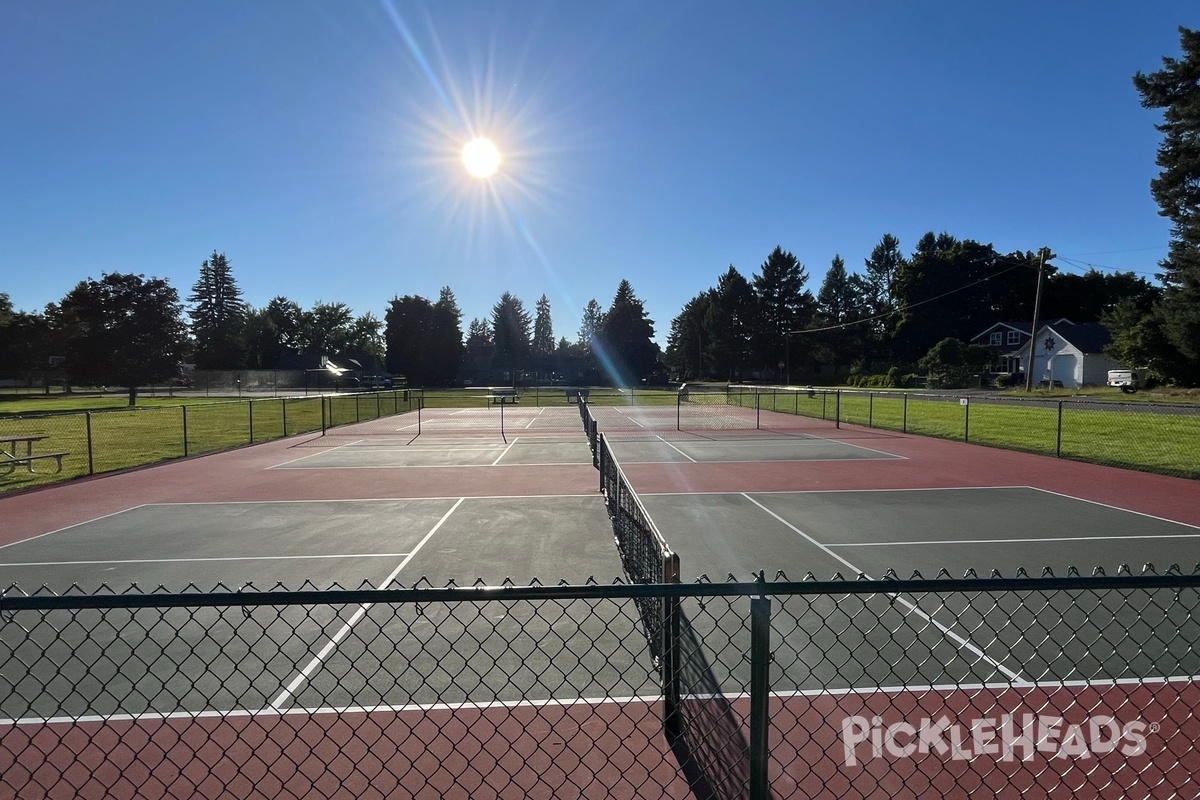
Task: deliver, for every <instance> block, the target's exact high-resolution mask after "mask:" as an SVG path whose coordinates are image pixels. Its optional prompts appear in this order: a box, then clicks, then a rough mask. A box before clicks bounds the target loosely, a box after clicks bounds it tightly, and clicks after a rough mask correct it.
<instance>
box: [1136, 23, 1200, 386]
mask: <svg viewBox="0 0 1200 800" xmlns="http://www.w3.org/2000/svg"><path fill="white" fill-rule="evenodd" d="M1179 44H1180V49H1181V50H1182V51H1183V55H1182V58H1178V59H1176V58H1170V57H1164V58H1163V68H1162V69H1160V70H1159V71H1157V72H1152V73H1150V74H1149V75H1145V74H1143V73H1141V72H1139V73H1137V74H1136V75H1134V76H1133V85H1134V86H1135V87H1136V88H1137V91H1138V93H1139V94H1140V95H1141V96H1142V105H1143V106H1145V107H1146V108H1158V109H1162V110H1163V121H1162V123H1161V124H1159V125H1156V126H1155V127H1156V128H1157V129H1158V131H1159V132H1161V133H1162V135H1163V140H1162V143H1161V144H1160V145H1159V147H1158V159H1157V161H1156V163H1157V164H1158V166H1160V167H1161V168H1162V172H1160V173H1159V174H1158V177H1157V178H1155V179H1153V180H1152V181H1151V182H1150V192H1151V194H1153V195H1154V200H1155V201H1156V202H1157V203H1158V206H1159V209H1160V211H1159V213H1160V214H1162V216H1164V217H1166V218H1167V219H1169V220H1170V221H1171V244H1170V249H1169V250H1168V253H1167V257H1166V258H1165V259H1163V260H1162V261H1160V262H1159V266H1161V267H1162V270H1163V271H1162V275H1161V276H1160V277H1161V278H1162V282H1163V285H1164V287H1165V292H1164V294H1163V299H1162V302H1161V303H1160V304H1159V309H1158V314H1159V317H1160V319H1161V320H1162V325H1163V329H1164V332H1165V334H1166V338H1167V340H1168V341H1169V342H1170V343H1171V344H1172V345H1173V346H1174V347H1175V348H1176V349H1177V350H1178V351H1179V354H1180V355H1181V356H1182V358H1181V359H1180V360H1179V362H1178V365H1177V368H1176V369H1177V372H1176V374H1175V375H1172V376H1170V377H1174V378H1177V379H1179V380H1181V381H1184V382H1187V383H1192V384H1197V383H1200V31H1195V30H1189V29H1188V28H1184V27H1180V28H1179Z"/></svg>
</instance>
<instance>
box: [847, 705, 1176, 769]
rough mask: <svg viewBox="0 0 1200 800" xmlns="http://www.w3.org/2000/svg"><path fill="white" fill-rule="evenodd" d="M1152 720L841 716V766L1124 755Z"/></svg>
mask: <svg viewBox="0 0 1200 800" xmlns="http://www.w3.org/2000/svg"><path fill="white" fill-rule="evenodd" d="M1157 729H1158V726H1157V725H1151V724H1150V723H1147V722H1144V721H1143V720H1133V721H1130V722H1120V721H1118V720H1117V719H1115V718H1114V717H1109V716H1094V717H1088V718H1086V719H1085V720H1083V721H1082V722H1067V721H1066V720H1065V719H1063V718H1062V717H1055V716H1048V715H1045V714H1001V715H1000V716H997V717H980V718H978V719H973V720H970V721H968V722H956V721H955V720H953V719H951V718H950V717H948V716H941V717H938V718H937V719H934V718H932V717H925V718H924V719H920V720H917V721H916V722H915V723H913V722H906V721H905V722H893V723H889V724H886V725H885V724H884V722H883V718H882V717H877V716H876V717H864V716H852V717H846V718H845V719H843V720H842V750H843V753H844V755H845V760H846V766H848V767H853V766H857V765H858V764H859V763H860V761H867V760H870V759H873V758H882V757H884V756H885V755H886V756H891V757H892V758H913V757H915V756H918V755H927V754H931V753H932V754H935V755H937V756H940V757H943V758H950V759H952V760H955V761H966V760H969V759H975V758H984V757H991V758H995V759H997V760H1000V761H1014V760H1018V759H1019V760H1021V761H1030V760H1032V759H1033V758H1036V757H1037V756H1038V755H1039V754H1040V755H1041V757H1042V758H1072V759H1088V758H1094V757H1096V756H1101V755H1105V754H1107V753H1112V752H1114V751H1116V752H1119V753H1121V755H1124V756H1138V755H1141V754H1143V753H1145V752H1146V746H1147V741H1146V737H1147V735H1148V734H1150V733H1154V732H1155V731H1157Z"/></svg>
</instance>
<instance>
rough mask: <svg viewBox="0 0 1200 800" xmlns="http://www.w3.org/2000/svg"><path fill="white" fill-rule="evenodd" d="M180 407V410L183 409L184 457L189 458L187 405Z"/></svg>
mask: <svg viewBox="0 0 1200 800" xmlns="http://www.w3.org/2000/svg"><path fill="white" fill-rule="evenodd" d="M179 408H180V410H182V411H183V457H184V458H187V455H188V436H187V406H186V405H182V406H180V407H179Z"/></svg>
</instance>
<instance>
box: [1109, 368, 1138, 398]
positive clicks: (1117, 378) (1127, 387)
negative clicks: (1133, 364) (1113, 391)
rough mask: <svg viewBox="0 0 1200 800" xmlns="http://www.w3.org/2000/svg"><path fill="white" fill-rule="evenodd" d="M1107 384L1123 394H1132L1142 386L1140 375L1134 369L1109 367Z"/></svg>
mask: <svg viewBox="0 0 1200 800" xmlns="http://www.w3.org/2000/svg"><path fill="white" fill-rule="evenodd" d="M1108 385H1109V386H1112V387H1115V388H1117V389H1120V390H1121V391H1122V392H1124V393H1125V394H1133V393H1134V392H1136V391H1137V390H1138V389H1140V388H1142V381H1141V376H1139V375H1138V373H1137V370H1134V369H1110V370H1109V371H1108Z"/></svg>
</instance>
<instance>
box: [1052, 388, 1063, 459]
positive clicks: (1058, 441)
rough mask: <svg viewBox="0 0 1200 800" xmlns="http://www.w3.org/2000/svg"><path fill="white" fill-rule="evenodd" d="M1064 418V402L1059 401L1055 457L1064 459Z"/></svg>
mask: <svg viewBox="0 0 1200 800" xmlns="http://www.w3.org/2000/svg"><path fill="white" fill-rule="evenodd" d="M1062 417H1063V401H1062V400H1059V401H1058V425H1057V430H1056V435H1055V440H1054V455H1055V457H1057V458H1062Z"/></svg>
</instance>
